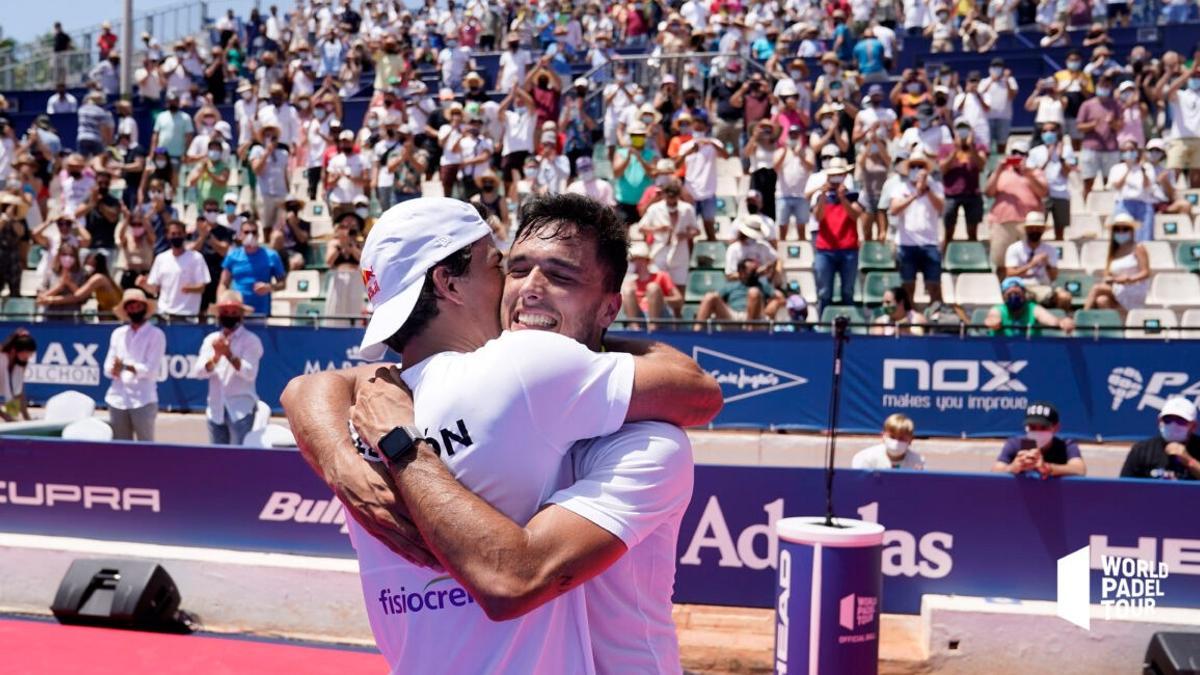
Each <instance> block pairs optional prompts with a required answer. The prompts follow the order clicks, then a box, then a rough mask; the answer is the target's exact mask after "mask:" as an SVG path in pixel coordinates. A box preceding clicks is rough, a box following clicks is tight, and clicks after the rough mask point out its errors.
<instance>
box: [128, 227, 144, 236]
mask: <svg viewBox="0 0 1200 675" xmlns="http://www.w3.org/2000/svg"><path fill="white" fill-rule="evenodd" d="M129 231H130V232H133V236H135V237H140V236H142V235H143V234H146V228H144V227H131V228H129Z"/></svg>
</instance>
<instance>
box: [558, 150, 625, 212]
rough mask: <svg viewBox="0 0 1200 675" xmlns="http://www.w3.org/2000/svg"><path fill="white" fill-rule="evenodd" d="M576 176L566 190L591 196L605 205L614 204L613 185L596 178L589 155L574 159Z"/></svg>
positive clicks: (615, 202)
mask: <svg viewBox="0 0 1200 675" xmlns="http://www.w3.org/2000/svg"><path fill="white" fill-rule="evenodd" d="M575 171H576V175H577V178H576V180H575V181H574V182H572V183H571V184H570V185H568V186H567V192H574V193H575V194H581V195H584V196H586V197H591V198H592V199H595V200H596V201H598V202H600V203H601V204H604V205H605V206H616V204H617V200H616V197H615V196H614V193H613V186H612V185H611V184H610V183H608V182H607V181H603V180H600V179H598V178H596V170H595V168H594V166H593V164H592V158H591V157H580V158H579V159H578V160H576V161H575Z"/></svg>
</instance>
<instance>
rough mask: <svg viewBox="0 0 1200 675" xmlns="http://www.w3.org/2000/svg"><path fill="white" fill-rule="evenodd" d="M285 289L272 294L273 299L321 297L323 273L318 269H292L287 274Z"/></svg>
mask: <svg viewBox="0 0 1200 675" xmlns="http://www.w3.org/2000/svg"><path fill="white" fill-rule="evenodd" d="M285 284H286V285H285V286H284V289H283V290H282V291H280V292H278V293H275V294H274V295H273V296H272V299H273V300H309V299H312V298H319V297H321V291H322V288H321V273H320V272H319V271H317V270H311V269H306V270H292V271H291V272H289V273H288V275H287V280H286V282H285Z"/></svg>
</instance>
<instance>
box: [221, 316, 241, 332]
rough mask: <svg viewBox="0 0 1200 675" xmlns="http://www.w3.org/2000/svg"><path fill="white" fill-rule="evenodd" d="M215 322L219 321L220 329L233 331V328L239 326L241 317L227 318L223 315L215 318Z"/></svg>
mask: <svg viewBox="0 0 1200 675" xmlns="http://www.w3.org/2000/svg"><path fill="white" fill-rule="evenodd" d="M217 321H219V322H220V323H221V328H224V329H226V330H233V329H234V328H237V327H238V324H240V323H241V322H242V317H240V316H227V315H225V314H222V315H220V316H218V317H217Z"/></svg>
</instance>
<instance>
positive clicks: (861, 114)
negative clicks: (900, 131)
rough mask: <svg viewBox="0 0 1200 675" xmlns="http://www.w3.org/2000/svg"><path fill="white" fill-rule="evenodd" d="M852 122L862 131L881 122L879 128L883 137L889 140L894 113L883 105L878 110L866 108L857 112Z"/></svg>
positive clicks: (893, 122) (894, 118)
mask: <svg viewBox="0 0 1200 675" xmlns="http://www.w3.org/2000/svg"><path fill="white" fill-rule="evenodd" d="M854 121H855V122H857V123H858V126H860V127H862V128H863V129H864V130H865V129H869V128H870V127H871V125H872V124H874V123H876V122H882V124H881V125H880V127H881V128H882V130H883V137H884V138H891V136H892V125H893V124H895V123H896V111H895V110H892V109H891V108H889V107H887V106H885V105H884V106H880V107H878V108H875V107H872V106H867V107H865V108H863V109H862V110H859V111H858V115H856V116H855V118H854Z"/></svg>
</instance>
